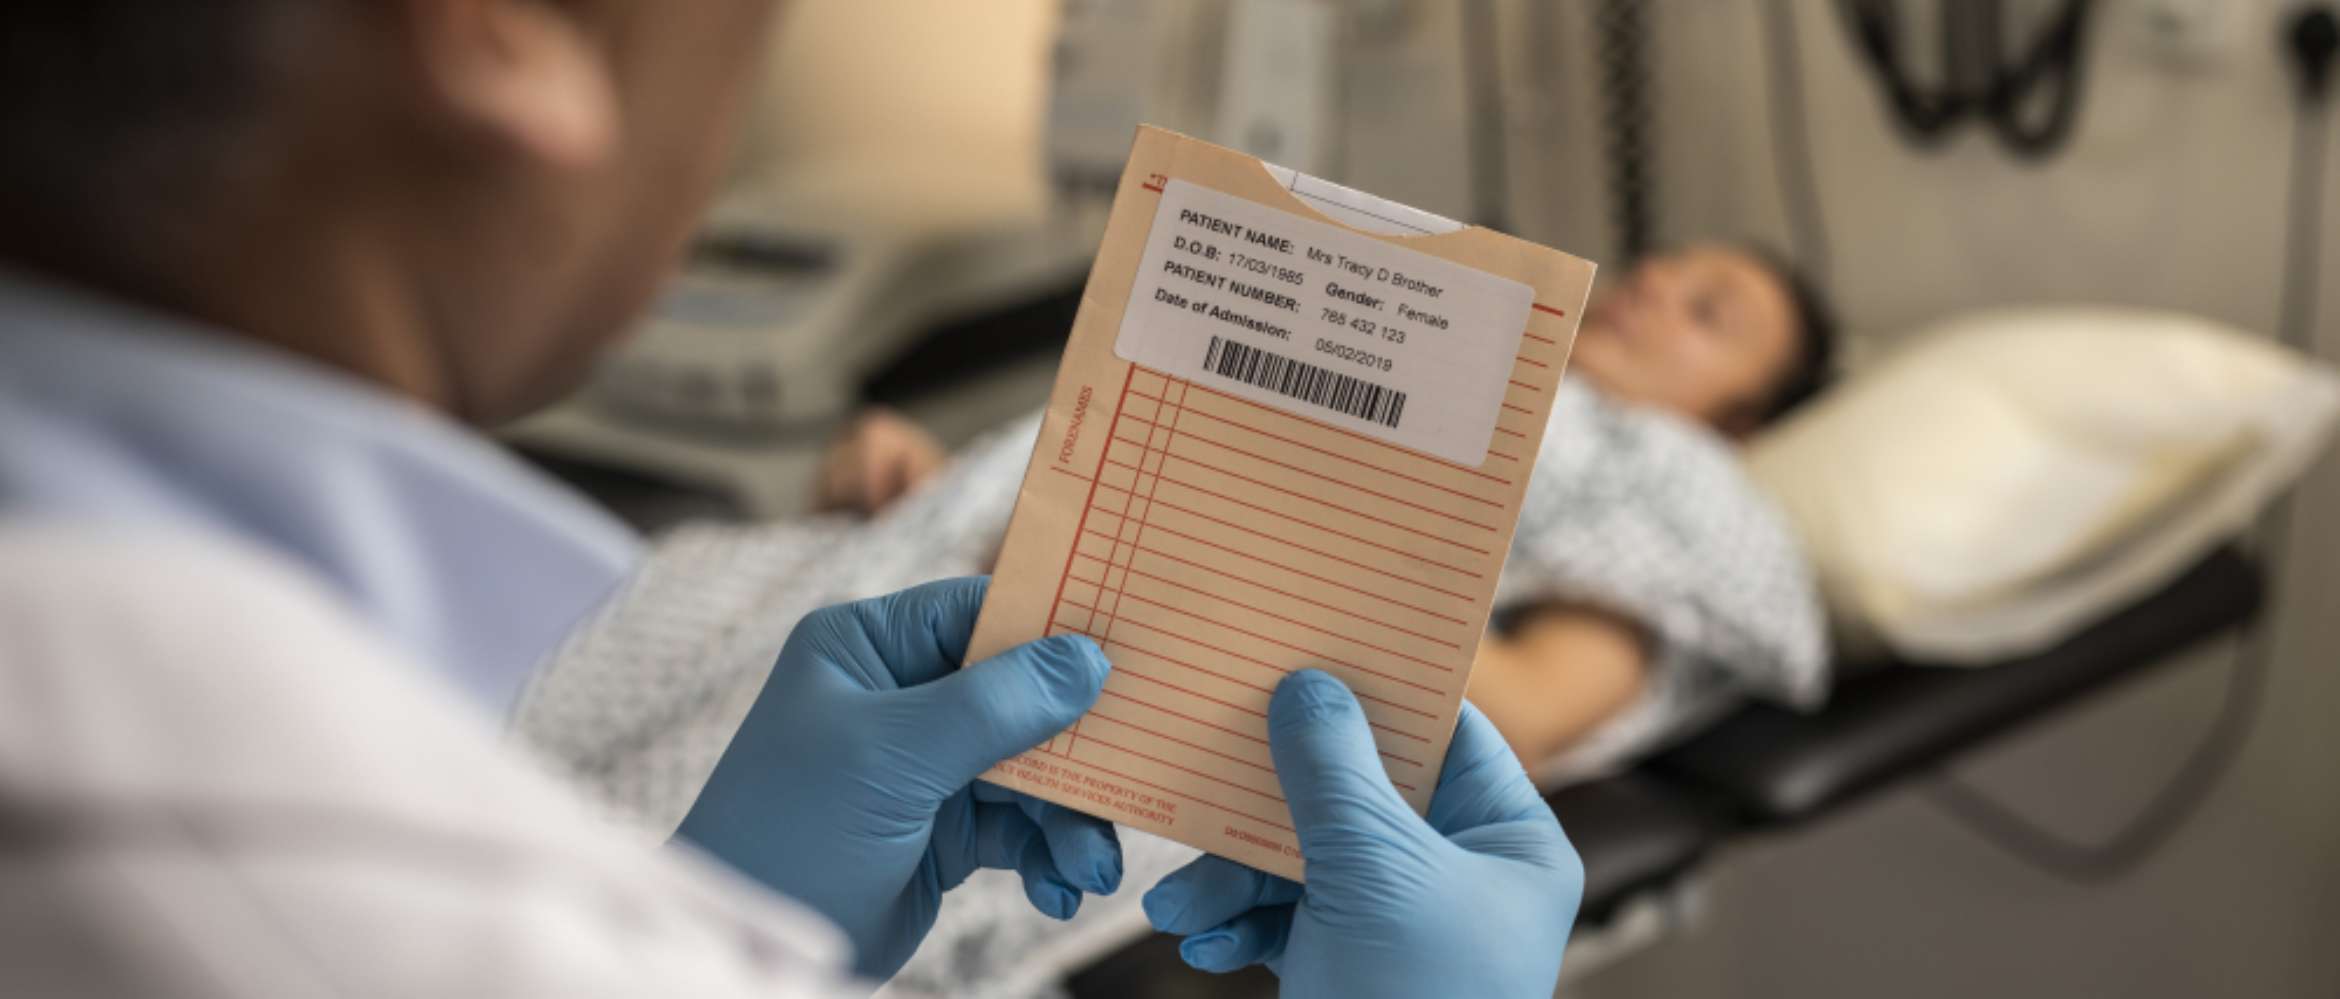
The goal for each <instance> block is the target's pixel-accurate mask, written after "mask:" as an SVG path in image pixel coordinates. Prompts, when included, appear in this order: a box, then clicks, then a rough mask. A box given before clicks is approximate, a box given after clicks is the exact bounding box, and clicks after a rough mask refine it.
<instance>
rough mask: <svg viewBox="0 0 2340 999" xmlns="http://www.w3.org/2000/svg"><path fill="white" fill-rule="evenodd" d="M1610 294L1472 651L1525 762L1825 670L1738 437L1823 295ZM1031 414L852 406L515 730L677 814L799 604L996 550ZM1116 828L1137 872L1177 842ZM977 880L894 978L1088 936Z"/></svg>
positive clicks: (1566, 758) (1749, 266)
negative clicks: (964, 431)
mask: <svg viewBox="0 0 2340 999" xmlns="http://www.w3.org/2000/svg"><path fill="white" fill-rule="evenodd" d="M1604 292H1605V293H1604V294H1602V295H1601V296H1600V298H1599V299H1598V301H1597V302H1596V303H1595V304H1594V306H1593V307H1592V309H1591V310H1590V311H1589V312H1588V313H1587V314H1586V315H1585V318H1584V322H1583V325H1582V328H1581V330H1580V331H1579V333H1578V335H1577V340H1576V345H1575V349H1574V353H1573V356H1572V357H1571V360H1570V363H1569V368H1568V373H1567V376H1566V378H1565V379H1564V380H1563V383H1562V385H1561V389H1560V391H1559V392H1558V393H1557V395H1556V397H1555V399H1554V408H1553V421H1554V422H1553V430H1552V432H1551V433H1549V434H1547V435H1546V436H1545V440H1544V442H1543V445H1542V451H1541V453H1540V455H1539V457H1538V467H1537V469H1536V474H1535V476H1534V478H1533V479H1532V480H1531V483H1530V485H1529V489H1528V493H1527V498H1526V500H1525V502H1524V503H1523V505H1522V510H1521V516H1520V525H1519V530H1518V532H1517V534H1516V535H1515V537H1514V539H1513V543H1512V549H1511V552H1510V555H1509V558H1508V561H1507V563H1506V566H1505V569H1504V575H1503V579H1502V581H1501V583H1500V585H1499V587H1498V590H1497V599H1496V605H1497V627H1496V630H1495V633H1494V634H1491V635H1490V636H1489V637H1488V639H1487V640H1486V641H1484V642H1482V643H1481V645H1480V650H1479V658H1478V661H1477V663H1476V664H1475V666H1474V670H1473V673H1472V676H1471V687H1470V698H1471V700H1472V702H1473V703H1475V704H1477V705H1478V706H1479V708H1480V709H1481V710H1482V711H1484V712H1486V714H1487V715H1488V717H1489V718H1490V719H1492V720H1493V721H1494V722H1495V724H1496V726H1497V727H1498V728H1499V729H1501V730H1502V732H1503V733H1504V735H1505V736H1506V738H1508V739H1509V740H1510V742H1511V744H1512V747H1513V749H1514V750H1515V751H1517V752H1518V754H1519V755H1520V757H1521V759H1522V760H1523V761H1525V762H1526V763H1527V765H1528V767H1529V769H1530V771H1531V772H1532V773H1534V774H1535V775H1536V776H1537V777H1538V779H1539V780H1540V781H1543V782H1545V783H1546V784H1553V783H1560V782H1565V781H1568V780H1572V779H1579V778H1582V777H1585V776H1589V775H1592V774H1595V773H1597V772H1599V771H1601V770H1604V769H1608V768H1612V767H1616V766H1619V765H1621V764H1623V763H1626V762H1629V761H1630V760H1631V759H1632V758H1633V757H1635V756H1637V755H1639V754H1642V753H1645V752H1647V751H1648V750H1650V749H1651V748H1653V747H1654V746H1656V745H1659V744H1661V743H1662V742H1664V741H1665V740H1667V739H1669V738H1672V737H1675V736H1676V735H1678V734H1680V733H1683V732H1685V731H1687V730H1689V729H1691V728H1693V727H1695V726H1697V725H1699V724H1702V723H1703V722H1704V721H1706V720H1707V719H1709V718H1711V717H1712V716H1714V715H1715V714H1717V713H1719V712H1720V711H1722V710H1724V709H1726V708H1728V707H1729V706H1731V705H1732V704H1734V703H1737V702H1738V701H1739V700H1740V699H1741V698H1744V697H1747V696H1756V697H1764V698H1768V699H1772V700H1775V701H1779V702H1782V703H1788V704H1796V705H1808V704H1811V703H1813V702H1815V701H1816V700H1817V699H1818V698H1819V697H1820V696H1821V693H1822V689H1823V685H1824V665H1823V655H1824V649H1823V639H1822V634H1823V632H1822V624H1821V616H1820V614H1821V612H1820V608H1819V602H1818V598H1817V597H1816V595H1815V593H1814V590H1813V587H1812V584H1811V581H1810V579H1809V573H1808V570H1807V568H1806V565H1805V563H1804V561H1803V559H1802V557H1801V556H1800V554H1799V553H1798V551H1797V549H1796V546H1795V543H1794V541H1793V539H1792V538H1791V537H1790V536H1789V534H1788V532H1787V528H1786V526H1785V523H1784V521H1783V520H1782V518H1781V517H1780V516H1779V515H1778V514H1777V513H1776V512H1775V511H1774V510H1773V508H1772V507H1771V506H1770V504H1769V503H1768V502H1767V501H1765V500H1764V498H1763V497H1762V496H1760V495H1759V494H1757V493H1756V492H1755V490H1754V488H1753V487H1752V485H1751V484H1750V483H1749V482H1748V480H1747V479H1746V478H1745V477H1744V476H1743V474H1742V473H1741V471H1740V469H1739V466H1738V463H1737V459H1736V456H1735V454H1734V452H1733V447H1732V445H1733V443H1734V442H1735V441H1738V440H1740V439H1742V438H1744V437H1745V436H1746V435H1748V434H1749V433H1751V432H1753V431H1754V430H1756V429H1757V428H1758V427H1760V426H1762V425H1763V424H1764V423H1765V422H1766V421H1768V420H1770V419H1771V418H1773V417H1775V416H1777V415H1779V414H1780V413H1782V412H1784V411H1785V410H1786V409H1788V408H1789V407H1791V406H1793V405H1795V404H1796V403H1798V402H1800V401H1801V400H1802V399H1804V398H1805V397H1807V396H1809V395H1811V394H1812V392H1813V391H1814V390H1815V389H1816V387H1817V385H1818V382H1819V373H1820V372H1821V371H1822V370H1823V369H1824V368H1825V366H1826V363H1827V354H1828V351H1829V337H1830V332H1829V330H1828V327H1827V322H1826V320H1825V319H1824V318H1823V317H1822V314H1821V312H1820V310H1819V308H1818V307H1817V305H1816V304H1815V303H1814V301H1813V299H1812V298H1811V296H1809V295H1808V294H1805V293H1803V292H1802V291H1801V290H1800V284H1799V283H1798V282H1797V281H1795V280H1794V279H1793V278H1792V277H1791V276H1789V275H1788V273H1787V272H1786V271H1784V270H1782V269H1779V268H1777V267H1775V266H1773V265H1771V264H1770V263H1768V262H1766V260H1765V259H1764V258H1762V257H1760V256H1758V255H1755V254H1753V253H1750V252H1748V251H1744V250H1740V249H1734V248H1727V247H1698V248H1693V249H1688V250H1684V251H1680V252H1676V253H1672V254H1669V255H1666V256H1662V257H1655V258H1651V259H1650V260H1648V261H1646V262H1644V263H1642V264H1641V265H1639V266H1637V267H1635V268H1634V269H1633V270H1632V272H1631V273H1630V274H1628V275H1627V276H1626V277H1625V278H1624V279H1623V280H1621V281H1617V282H1613V283H1611V284H1610V285H1608V286H1607V287H1606V288H1605V289H1604ZM1038 423H1039V417H1038V415H1037V414H1034V415H1032V416H1030V417H1027V418H1025V419H1022V420H1019V421H1017V422H1016V423H1014V424H1013V425H1011V426H1008V427H1005V428H1002V429H1000V430H997V431H995V432H993V433H991V434H989V435H987V436H985V437H984V438H982V439H980V440H978V441H976V442H975V443H974V444H972V445H970V446H969V447H968V448H967V449H965V450H964V451H962V452H961V453H960V454H959V455H957V456H955V457H949V458H946V457H945V455H944V453H943V451H942V449H941V448H939V447H938V446H936V445H935V444H934V442H933V441H932V440H931V439H929V438H927V437H926V436H925V435H924V434H923V433H922V432H920V431H918V430H917V429H916V428H914V427H912V426H911V425H909V424H907V423H906V422H904V421H902V420H900V419H899V418H896V417H891V416H885V415H872V416H869V417H866V418H864V419H863V420H862V421H860V423H859V424H858V425H857V427H856V428H855V429H854V430H853V431H852V432H850V433H849V434H848V435H847V436H846V437H845V438H844V439H842V440H841V441H839V442H838V444H837V445H836V446H835V447H834V448H833V449H832V451H831V453H830V455H829V460H828V462H827V466H826V469H825V474H824V476H823V482H822V486H821V489H822V493H823V498H824V500H825V503H826V505H827V506H828V507H830V508H831V509H832V510H835V511H838V512H836V513H833V514H831V515H827V516H822V517H816V518H811V519H807V520H803V521H797V522H791V523H782V524H770V525H756V526H728V525H708V526H702V527H691V528H685V529H682V530H678V531H675V532H673V533H672V534H670V535H668V536H667V537H665V538H663V539H662V540H661V541H660V543H659V545H658V546H657V548H656V550H655V551H654V553H653V554H652V556H651V559H650V560H649V562H648V564H647V565H646V566H645V567H644V568H643V570H642V571H641V572H640V573H638V574H637V576H636V577H635V579H634V581H633V582H632V583H631V584H630V588H629V589H628V591H627V592H626V593H624V594H621V595H619V596H618V597H617V598H616V599H614V600H612V601H611V603H610V604H609V605H608V606H607V607H606V608H605V609H604V610H603V611H602V612H601V614H600V615H599V616H598V618H597V619H596V620H595V621H594V622H593V623H592V624H591V625H589V626H588V627H586V628H584V629H581V630H580V631H579V633H578V637H577V638H576V639H575V640H573V641H572V643H571V645H570V646H569V647H568V648H566V649H565V650H563V652H562V653H561V654H560V655H559V656H557V657H555V659H554V661H553V662H552V663H550V664H549V665H548V666H547V667H546V668H545V670H544V671H543V672H542V674H541V675H540V676H539V678H538V680H537V682H536V683H535V684H534V686H533V687H532V688H531V689H530V691H529V692H528V694H527V696H526V697H525V698H524V699H523V703H522V705H521V707H520V709H519V712H518V714H517V715H516V717H515V728H516V730H517V732H518V734H519V737H520V738H521V739H523V740H524V741H526V742H528V743H530V744H532V745H533V746H534V747H535V748H537V749H539V750H540V751H542V752H544V753H545V754H547V755H548V756H550V757H551V758H552V760H553V762H555V763H557V764H559V765H561V766H563V767H565V768H567V769H569V770H571V771H573V772H575V773H576V774H577V775H578V776H580V777H581V778H583V779H584V780H585V782H586V783H587V784H588V785H589V787H590V788H591V789H592V790H594V791H596V792H598V793H599V795H600V796H601V797H602V798H603V799H604V800H605V801H606V802H607V803H608V804H609V805H610V807H611V808H612V809H613V810H614V811H615V812H616V813H617V814H618V817H620V818H623V819H629V820H632V821H635V822H639V823H641V824H644V825H646V826H648V827H650V828H653V829H658V830H661V831H663V830H664V829H669V828H671V827H672V824H673V823H674V822H675V821H677V820H678V819H679V818H680V816H681V815H682V813H683V811H684V810H685V809H687V808H688V806H689V803H690V801H691V799H692V798H693V797H694V796H695V795H696V794H697V791H698V788H699V786H700V785H701V784H703V783H704V782H705V780H706V777H707V774H708V772H709V771H710V770H711V769H712V768H713V766H714V763H715V760H716V758H717V757H718V756H719V755H720V754H721V753H722V750H723V747H724V745H725V744H726V743H727V742H728V741H729V739H730V737H731V734H732V732H733V731H735V730H736V729H737V727H738V725H739V723H740V720H741V718H742V717H743V716H744V715H745V713H746V711H747V709H748V706H749V705H750V703H752V702H753V700H754V698H755V696H756V693H757V692H758V690H759V689H760V688H761V687H762V684H763V679H764V674H765V671H766V670H768V669H769V667H770V661H771V654H772V650H773V649H776V648H778V647H779V646H780V643H781V640H782V639H783V638H784V637H785V636H786V634H787V632H788V630H789V628H790V627H792V626H793V625H794V624H795V622H796V621H797V619H798V618H800V617H801V616H802V615H803V614H805V613H806V612H809V611H811V610H812V609H814V608H817V607H820V606H823V605H826V604H830V603H834V602H837V601H840V600H846V599H852V598H857V597H863V596H869V595H873V594H877V593H883V592H888V591H891V590H895V589H899V588H901V587H904V586H908V585H911V584H914V583H917V582H922V581H925V580H929V579H934V578H937V577H942V576H951V575H963V574H970V573H980V572H984V571H987V570H988V569H989V567H990V564H991V562H992V560H993V558H994V557H995V556H996V554H997V552H998V548H999V544H1000V540H1001V537H1002V535H1003V534H1004V533H1005V531H1006V527H1007V521H1008V517H1009V514H1010V512H1011V510H1012V509H1013V507H1014V503H1015V498H1016V494H1017V492H1018V487H1019V485H1020V483H1021V480H1022V476H1023V471H1024V467H1025V464H1026V461H1027V459H1028V458H1029V456H1030V454H1031V451H1032V446H1033V438H1034V436H1035V435H1036V434H1037V433H1038ZM1125 843H1126V849H1127V853H1128V858H1127V859H1128V878H1129V883H1130V884H1133V885H1137V886H1139V887H1141V888H1142V887H1143V886H1144V885H1145V884H1148V883H1150V881H1151V879H1152V878H1153V877H1158V876H1159V875H1160V874H1162V873H1166V872H1167V871H1168V870H1169V869H1170V868H1171V867H1172V866H1175V865H1176V864H1177V863H1181V862H1183V861H1184V860H1185V859H1186V858H1188V857H1190V856H1191V855H1192V852H1191V851H1190V850H1189V849H1188V848H1185V847H1183V846H1179V845H1178V844H1174V843H1170V842H1168V841H1166V840H1158V839H1154V838H1152V837H1143V836H1137V835H1130V836H1126V837H1125ZM987 887H989V888H997V889H999V890H998V891H996V892H987V891H986V890H984V889H985V888H987ZM970 888H971V889H973V890H962V891H959V892H955V893H953V895H952V896H951V899H950V900H949V901H947V903H946V905H945V907H944V911H943V913H942V916H941V922H940V923H938V925H937V927H936V930H935V932H934V934H933V935H932V936H931V937H930V938H929V941H928V945H927V946H926V948H925V949H923V950H922V951H921V952H920V954H919V956H918V957H917V958H915V959H914V960H913V961H912V962H911V965H910V967H908V968H907V969H905V971H904V977H903V980H904V981H906V982H909V983H912V984H913V985H917V984H919V983H924V987H930V988H937V989H940V988H944V987H954V988H967V987H971V983H993V984H996V983H998V982H1000V981H1001V980H1003V976H1006V977H1008V978H1010V979H1013V980H1018V981H1022V980H1027V979H1014V978H1013V976H1017V975H1030V974H1032V973H1033V969H1034V968H1035V967H1036V966H1042V965H1049V964H1051V963H1053V964H1055V965H1057V966H1059V967H1061V966H1064V965H1066V964H1067V963H1071V964H1077V963H1079V962H1081V961H1084V960H1086V959H1088V958H1092V957H1095V956H1097V955H1096V954H1095V953H1080V952H1063V951H1062V950H1061V947H1060V946H1059V941H1061V940H1063V939H1066V938H1064V937H1063V936H1062V935H1061V934H1058V933H1056V932H1054V931H1053V930H1051V929H1050V928H1049V927H1050V926H1051V925H1053V924H1045V925H1044V922H1045V921H1044V920H1043V919H1042V918H1041V917H1038V916H1036V915H1034V914H1033V913H1032V911H1031V909H1030V908H1029V907H1028V906H1025V905H1022V904H1020V898H1021V896H1020V892H1019V890H1018V889H1017V888H1015V886H1014V885H1013V883H1012V879H1011V880H1010V881H1008V882H1002V883H1000V884H996V885H989V886H985V885H979V884H971V886H970ZM1137 894H1138V893H1137V892H1132V891H1126V890H1125V891H1124V892H1122V893H1121V894H1120V895H1117V896H1115V897H1113V898H1111V899H1099V900H1094V901H1092V903H1091V905H1090V907H1089V908H1090V910H1091V911H1090V912H1089V913H1088V914H1087V915H1085V916H1084V917H1083V919H1084V922H1087V923H1090V924H1095V923H1098V922H1112V921H1115V920H1120V921H1123V922H1126V923H1127V924H1128V929H1129V931H1130V932H1133V933H1134V932H1139V931H1141V930H1142V927H1143V921H1142V918H1140V917H1139V916H1138V915H1137V914H1136V910H1135V901H1134V899H1135V896H1136V895H1137ZM994 896H996V897H994ZM1123 896H1127V898H1124V897H1123ZM994 903H997V904H994ZM1125 903H1126V904H1125ZM1080 938H1081V939H1085V940H1089V941H1091V943H1092V944H1099V943H1104V944H1110V943H1111V942H1112V941H1111V938H1110V936H1109V935H1107V936H1102V937H1101V936H1098V935H1095V934H1089V935H1080ZM1052 948H1056V949H1055V950H1052Z"/></svg>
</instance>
